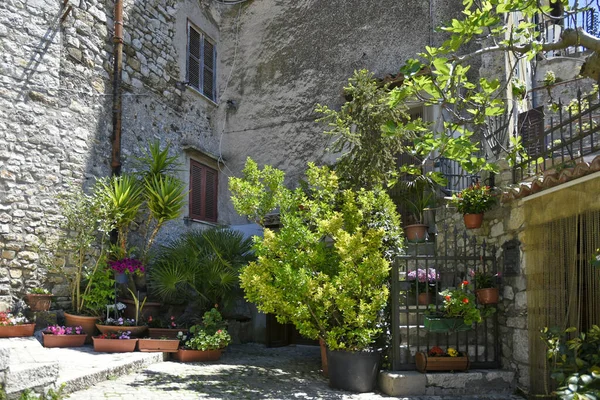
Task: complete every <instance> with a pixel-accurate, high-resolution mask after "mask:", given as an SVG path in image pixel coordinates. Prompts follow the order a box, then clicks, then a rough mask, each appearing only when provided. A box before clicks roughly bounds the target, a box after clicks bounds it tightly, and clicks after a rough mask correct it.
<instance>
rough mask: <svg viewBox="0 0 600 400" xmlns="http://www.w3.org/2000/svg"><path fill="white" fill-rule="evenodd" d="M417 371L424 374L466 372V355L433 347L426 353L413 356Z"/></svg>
mask: <svg viewBox="0 0 600 400" xmlns="http://www.w3.org/2000/svg"><path fill="white" fill-rule="evenodd" d="M415 361H416V363H417V370H418V371H419V372H422V373H425V372H428V371H466V370H467V369H469V357H468V355H467V353H464V352H460V351H457V350H456V349H455V348H453V347H448V349H447V350H446V351H444V350H442V349H441V348H440V347H438V346H434V347H432V348H431V349H429V351H428V352H427V353H424V352H422V351H419V352H417V354H416V355H415Z"/></svg>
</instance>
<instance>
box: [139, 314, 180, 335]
mask: <svg viewBox="0 0 600 400" xmlns="http://www.w3.org/2000/svg"><path fill="white" fill-rule="evenodd" d="M146 325H148V336H149V337H150V338H152V339H159V338H163V337H166V338H171V339H175V338H177V336H178V334H179V332H181V333H182V334H186V333H188V330H187V329H185V328H182V327H181V326H179V324H178V323H177V321H176V318H175V316H174V315H171V316H170V317H169V318H168V319H167V320H166V321H165V320H164V319H161V318H154V317H153V316H152V315H150V316H148V318H147V319H146Z"/></svg>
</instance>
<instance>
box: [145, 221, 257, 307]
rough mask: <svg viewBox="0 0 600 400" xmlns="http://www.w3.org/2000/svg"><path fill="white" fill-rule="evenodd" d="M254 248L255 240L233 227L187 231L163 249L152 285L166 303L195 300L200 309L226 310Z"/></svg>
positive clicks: (151, 280)
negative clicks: (217, 306) (240, 274)
mask: <svg viewBox="0 0 600 400" xmlns="http://www.w3.org/2000/svg"><path fill="white" fill-rule="evenodd" d="M251 248H252V240H251V239H248V238H244V236H243V235H242V234H241V233H239V232H236V231H233V230H230V229H221V228H213V229H208V230H206V231H200V232H198V231H194V232H188V233H185V234H184V235H182V236H181V237H180V238H179V239H177V240H175V241H173V242H171V243H170V244H168V245H167V246H164V247H163V248H162V249H161V252H160V254H158V256H157V261H156V263H155V264H154V265H153V266H152V268H151V269H150V271H149V286H150V288H151V290H152V291H153V292H154V293H155V294H156V295H157V296H159V297H160V298H161V299H162V300H163V301H165V302H174V303H181V302H183V301H186V300H193V301H196V302H197V303H198V306H199V308H200V309H208V308H210V307H211V306H212V305H213V304H220V305H221V307H222V309H226V308H227V306H228V305H230V304H231V303H232V301H233V300H234V298H235V295H236V293H235V289H236V287H237V285H238V281H239V269H240V268H241V267H242V266H244V265H246V264H247V263H248V262H250V261H251V260H252V259H253V258H254V256H253V255H252V253H251Z"/></svg>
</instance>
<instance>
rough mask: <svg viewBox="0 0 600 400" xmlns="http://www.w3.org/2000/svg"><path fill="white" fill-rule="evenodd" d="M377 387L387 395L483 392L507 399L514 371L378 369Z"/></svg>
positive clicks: (512, 388)
mask: <svg viewBox="0 0 600 400" xmlns="http://www.w3.org/2000/svg"><path fill="white" fill-rule="evenodd" d="M378 385H379V389H380V390H381V391H382V392H383V393H385V394H387V395H388V396H396V397H402V396H461V397H462V396H465V395H466V396H475V398H478V399H483V398H486V397H485V396H486V395H489V396H492V397H490V398H493V397H495V396H498V398H500V399H502V398H503V399H511V398H513V397H512V393H513V392H514V389H515V374H514V372H512V371H505V370H496V369H494V370H485V369H481V370H470V371H465V372H455V373H450V372H435V373H425V374H422V373H420V372H417V371H382V372H380V373H379V379H378Z"/></svg>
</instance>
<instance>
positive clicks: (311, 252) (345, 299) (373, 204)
mask: <svg viewBox="0 0 600 400" xmlns="http://www.w3.org/2000/svg"><path fill="white" fill-rule="evenodd" d="M283 180H284V174H283V172H282V171H279V170H276V169H274V168H272V167H269V166H266V167H265V168H264V170H259V169H258V166H257V165H256V163H254V162H253V161H252V160H248V162H247V163H246V167H245V168H244V178H231V179H230V190H231V191H232V193H233V197H232V200H233V204H234V206H235V207H236V209H237V211H238V212H239V213H240V214H242V215H247V216H249V217H250V218H251V219H253V220H255V221H257V222H258V223H259V224H262V225H264V221H265V216H266V215H267V214H268V213H269V212H271V211H272V210H274V209H278V210H279V213H280V220H281V222H282V226H281V227H280V228H279V229H278V231H273V230H270V229H267V228H265V229H264V235H263V238H255V246H254V251H255V253H256V255H257V260H256V261H253V262H250V263H249V264H248V265H247V266H246V267H244V268H243V269H242V273H241V275H240V281H241V287H242V288H243V289H244V291H245V293H246V298H247V299H248V300H249V301H251V302H253V303H255V304H256V305H257V307H258V309H259V310H261V311H262V312H265V313H272V314H275V315H276V316H277V320H278V321H279V322H282V323H293V324H294V325H295V326H296V328H297V329H298V331H299V332H300V333H301V334H302V335H303V336H305V337H307V338H311V339H318V338H322V339H323V340H324V341H325V342H326V344H327V348H328V351H327V362H328V368H329V384H330V386H332V387H336V388H343V389H347V390H354V391H359V392H360V391H362V392H366V391H371V390H373V388H374V385H375V379H376V377H377V372H378V369H379V356H380V355H379V353H378V352H377V351H376V350H377V346H376V345H375V343H374V342H375V340H376V338H377V337H378V336H379V335H380V334H381V332H382V327H383V316H384V308H385V305H386V302H387V298H388V279H389V269H390V260H391V259H393V258H394V257H395V255H396V254H398V253H399V251H400V249H401V248H402V242H403V238H402V231H401V228H400V223H399V217H398V215H397V213H396V207H395V205H394V204H393V202H392V201H391V199H390V198H389V196H388V195H387V193H385V191H383V190H379V189H373V190H364V189H362V190H352V189H346V190H344V189H342V188H340V184H339V182H338V178H337V175H336V174H335V173H334V172H332V171H331V170H330V169H329V168H326V167H323V168H319V167H316V166H314V165H312V164H309V168H308V171H307V183H306V185H303V186H301V187H300V188H298V189H296V190H290V189H287V188H286V187H285V186H284V185H283Z"/></svg>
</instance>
